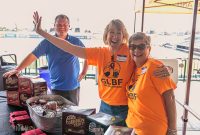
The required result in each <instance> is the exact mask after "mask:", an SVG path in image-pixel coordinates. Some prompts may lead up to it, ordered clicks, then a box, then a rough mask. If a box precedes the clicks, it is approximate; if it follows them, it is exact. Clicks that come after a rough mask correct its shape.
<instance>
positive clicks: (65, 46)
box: [33, 11, 86, 59]
mask: <svg viewBox="0 0 200 135" xmlns="http://www.w3.org/2000/svg"><path fill="white" fill-rule="evenodd" d="M41 20H42V17H41V16H39V14H38V12H37V11H36V12H34V14H33V23H34V25H35V31H36V33H38V34H39V35H41V36H43V37H44V38H46V39H47V40H48V41H49V42H51V43H52V44H53V45H55V46H57V47H58V48H60V49H62V50H64V51H66V52H68V53H71V54H73V55H75V56H77V57H80V58H83V59H86V51H85V48H83V47H79V46H76V45H73V44H71V43H69V42H68V41H66V40H63V39H60V38H57V37H55V36H52V35H50V34H49V33H47V32H45V31H44V30H42V28H41Z"/></svg>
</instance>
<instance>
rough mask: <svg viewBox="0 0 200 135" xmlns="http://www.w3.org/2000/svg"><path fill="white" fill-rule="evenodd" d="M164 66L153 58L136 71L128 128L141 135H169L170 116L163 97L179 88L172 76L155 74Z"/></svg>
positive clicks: (130, 90)
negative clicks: (168, 120)
mask: <svg viewBox="0 0 200 135" xmlns="http://www.w3.org/2000/svg"><path fill="white" fill-rule="evenodd" d="M161 64H162V63H161V62H159V61H158V60H155V59H152V58H149V59H148V61H147V62H146V63H145V64H144V65H143V66H142V67H140V68H137V69H136V72H135V75H134V76H132V78H131V81H130V82H129V85H127V95H128V106H129V111H128V117H127V119H126V123H127V125H128V127H131V128H134V129H135V131H136V133H137V134H139V135H166V131H167V116H166V111H165V105H164V99H163V97H162V94H163V93H164V92H165V91H167V90H170V89H175V88H176V85H175V83H174V82H173V81H172V79H171V78H170V77H165V78H159V77H155V76H154V75H153V71H155V70H156V68H157V67H158V66H160V65H161Z"/></svg>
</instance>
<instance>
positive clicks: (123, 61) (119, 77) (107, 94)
mask: <svg viewBox="0 0 200 135" xmlns="http://www.w3.org/2000/svg"><path fill="white" fill-rule="evenodd" d="M86 56H87V61H88V64H89V65H94V66H97V72H98V89H99V96H100V98H101V99H102V100H103V101H104V102H106V103H107V104H109V105H116V106H117V105H127V104H128V102H127V100H128V99H127V96H126V84H127V82H128V81H129V80H130V77H131V74H132V72H133V68H134V67H133V66H134V64H133V60H132V59H131V56H130V54H129V49H128V46H127V45H122V47H121V48H120V50H119V51H118V52H117V53H115V54H114V56H112V53H111V52H110V50H109V48H108V47H99V48H87V49H86Z"/></svg>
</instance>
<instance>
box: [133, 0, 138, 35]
mask: <svg viewBox="0 0 200 135" xmlns="http://www.w3.org/2000/svg"><path fill="white" fill-rule="evenodd" d="M136 1H137V0H135V3H134V29H133V32H134V33H135V31H136V30H135V29H136V19H137V14H136V11H135V10H136Z"/></svg>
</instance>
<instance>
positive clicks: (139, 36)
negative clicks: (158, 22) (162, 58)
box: [129, 32, 151, 45]
mask: <svg viewBox="0 0 200 135" xmlns="http://www.w3.org/2000/svg"><path fill="white" fill-rule="evenodd" d="M134 40H143V41H144V42H145V43H146V44H147V45H150V42H151V37H150V36H148V35H146V34H145V33H143V32H136V33H134V34H133V35H132V36H131V37H130V38H129V44H130V43H131V42H132V41H134Z"/></svg>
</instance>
